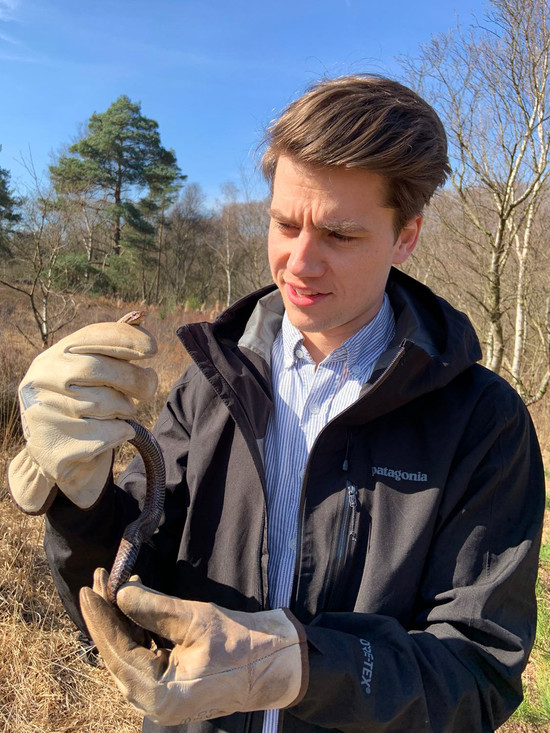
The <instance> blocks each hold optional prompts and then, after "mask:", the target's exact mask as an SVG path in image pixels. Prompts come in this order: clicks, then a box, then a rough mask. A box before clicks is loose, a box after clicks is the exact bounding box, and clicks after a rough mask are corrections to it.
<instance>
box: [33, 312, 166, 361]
mask: <svg viewBox="0 0 550 733" xmlns="http://www.w3.org/2000/svg"><path fill="white" fill-rule="evenodd" d="M57 347H58V348H59V347H61V348H62V349H63V351H68V352H70V353H72V354H103V355H105V356H113V357H116V358H117V359H125V360H134V359H147V358H149V357H151V356H154V355H155V354H156V353H157V343H156V341H155V338H154V336H153V335H152V334H150V333H149V331H147V330H146V329H144V328H141V326H131V325H130V324H128V323H120V322H119V321H114V322H113V321H109V322H105V323H91V324H90V325H88V326H84V328H81V329H79V330H78V331H75V332H74V333H72V334H70V335H69V336H66V337H65V338H63V339H61V341H59V342H58V344H57ZM45 353H46V352H45Z"/></svg>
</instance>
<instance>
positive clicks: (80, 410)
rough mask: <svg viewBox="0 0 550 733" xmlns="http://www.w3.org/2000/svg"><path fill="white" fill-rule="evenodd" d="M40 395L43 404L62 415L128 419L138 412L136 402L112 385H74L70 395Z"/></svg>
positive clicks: (98, 418)
mask: <svg viewBox="0 0 550 733" xmlns="http://www.w3.org/2000/svg"><path fill="white" fill-rule="evenodd" d="M40 397H41V398H42V399H41V404H42V405H44V404H47V405H48V407H51V409H52V410H55V411H56V412H58V413H59V414H60V415H65V416H66V417H71V418H82V417H90V418H94V419H96V420H114V419H115V418H119V419H122V420H126V419H127V418H134V417H135V416H136V413H137V407H136V404H135V402H133V400H132V399H131V398H130V397H127V396H126V395H123V394H122V393H121V392H119V391H118V390H116V389H112V388H111V387H73V388H71V396H70V397H69V396H68V395H64V394H60V393H58V392H49V393H44V392H43V393H41V394H40Z"/></svg>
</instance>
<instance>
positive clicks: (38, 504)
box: [8, 320, 157, 514]
mask: <svg viewBox="0 0 550 733" xmlns="http://www.w3.org/2000/svg"><path fill="white" fill-rule="evenodd" d="M136 322H139V321H138V320H136ZM156 350H157V347H156V343H155V340H154V338H153V337H152V336H151V334H150V333H148V332H147V331H146V330H145V329H142V328H139V327H136V326H133V325H130V323H128V322H121V321H117V322H114V323H113V322H108V323H94V324H91V325H89V326H85V327H84V328H81V329H80V330H78V331H75V333H73V334H71V335H70V336H66V337H65V338H63V339H61V341H59V342H58V343H57V344H55V345H54V346H52V347H51V348H49V349H47V350H46V351H44V352H42V353H41V354H40V355H39V356H37V357H36V359H34V361H33V362H32V364H31V366H30V368H29V370H28V372H27V373H26V375H25V376H24V378H23V380H22V382H21V384H20V385H19V406H20V410H21V421H22V423H23V432H24V435H25V438H26V441H27V444H26V447H25V448H24V449H23V450H22V451H21V452H20V453H19V454H18V455H17V456H16V457H15V458H14V459H13V461H12V462H11V464H10V466H9V470H8V479H9V487H10V491H11V494H12V497H13V499H14V501H15V503H16V504H17V505H18V506H19V508H20V509H21V510H22V511H24V512H26V513H27V514H41V513H43V512H44V511H46V509H47V507H48V506H49V504H50V503H51V501H52V500H53V496H54V495H55V490H56V488H55V487H56V486H57V487H58V488H59V489H61V491H62V492H63V493H64V494H65V495H66V496H67V497H68V498H69V499H71V501H73V502H74V503H75V504H76V505H77V506H79V507H81V508H83V509H86V508H89V507H91V506H93V504H94V503H95V502H96V501H97V500H98V499H99V497H100V495H101V492H102V490H103V488H104V486H105V484H106V482H107V479H108V477H109V473H110V470H111V465H112V457H113V448H114V447H115V446H117V445H119V444H121V443H123V442H124V441H126V440H130V439H132V438H133V437H134V435H135V432H134V430H133V428H132V427H131V426H130V425H129V424H128V423H127V422H125V421H124V419H125V418H132V417H134V416H135V414H136V406H135V404H134V402H133V399H134V398H135V399H140V400H144V399H150V398H151V397H152V396H153V395H154V393H155V390H156V387H157V376H156V374H155V372H154V370H153V369H144V368H143V367H139V366H137V365H135V364H131V363H130V360H132V359H143V358H147V357H150V356H153V355H154V354H155V353H156Z"/></svg>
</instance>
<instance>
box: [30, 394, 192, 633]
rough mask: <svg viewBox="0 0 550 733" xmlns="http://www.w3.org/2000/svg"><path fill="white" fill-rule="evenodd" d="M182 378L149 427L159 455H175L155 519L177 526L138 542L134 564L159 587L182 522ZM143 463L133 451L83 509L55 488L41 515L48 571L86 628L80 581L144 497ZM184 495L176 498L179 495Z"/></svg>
mask: <svg viewBox="0 0 550 733" xmlns="http://www.w3.org/2000/svg"><path fill="white" fill-rule="evenodd" d="M181 388H182V383H181V382H178V383H176V385H175V386H174V388H173V390H172V392H171V394H170V396H169V398H168V400H167V403H166V405H165V406H164V408H163V410H162V412H161V414H160V416H159V419H158V421H157V423H156V425H155V427H154V429H153V433H154V435H155V437H156V438H157V441H158V442H159V444H160V446H161V448H162V450H163V453H165V455H173V453H174V446H176V447H177V456H175V457H174V459H173V460H167V461H166V500H165V512H164V515H163V518H162V520H161V522H162V523H163V525H164V529H165V530H166V529H169V528H168V527H167V525H168V523H169V524H170V526H178V527H179V532H178V531H174V532H170V531H163V533H162V536H163V543H162V544H160V543H159V544H156V543H155V546H154V549H153V543H152V542H150V543H146V544H144V545H143V546H142V548H141V551H140V554H139V556H138V560H137V563H136V567H135V572H136V573H138V574H139V575H140V576H141V578H142V580H143V582H144V583H146V584H147V585H150V586H151V587H154V588H159V587H162V583H163V578H162V569H163V568H166V569H167V570H168V569H169V568H171V567H173V564H174V562H175V554H176V553H177V545H176V546H174V542H173V541H171V540H174V541H175V540H176V539H177V538H178V537H179V536H180V535H181V527H182V526H183V524H184V522H185V514H186V506H187V502H186V500H185V493H186V482H185V472H186V464H187V446H188V437H189V434H188V431H187V429H186V427H185V426H184V424H183V423H184V417H183V416H182V414H181V409H180V406H179V402H180V400H179V397H180V390H181ZM145 489H146V480H145V469H144V466H143V461H142V460H141V457H140V456H139V455H137V456H136V457H135V458H134V459H133V460H132V461H131V463H130V464H129V466H128V468H127V469H126V470H125V471H124V473H123V474H122V475H121V476H120V478H119V480H118V485H117V484H115V483H114V481H113V479H112V477H111V479H110V481H109V482H108V484H107V486H106V487H105V490H104V491H103V494H102V496H101V498H100V500H99V501H98V502H97V503H96V504H95V505H94V506H93V507H92V508H91V509H88V510H82V509H79V508H78V507H76V506H75V505H74V504H73V503H72V502H70V501H69V500H68V499H67V498H66V497H65V496H64V495H63V494H62V493H61V492H58V494H57V496H56V498H55V500H54V502H53V503H52V505H51V507H50V508H49V510H48V512H47V515H46V528H45V536H44V548H45V551H46V556H47V558H48V563H49V565H50V570H51V574H52V577H53V580H54V583H55V586H56V589H57V591H58V593H59V595H60V598H61V601H62V602H63V605H64V606H65V608H66V610H67V612H68V614H69V616H70V617H71V619H72V620H73V622H74V623H75V624H76V626H77V627H78V628H79V629H80V630H81V631H83V632H84V633H87V632H86V627H85V624H84V620H83V618H82V615H81V613H80V605H79V601H78V594H79V591H80V588H82V587H83V586H84V585H91V584H92V578H93V573H94V570H95V569H96V568H98V567H104V568H107V569H110V568H111V566H112V564H113V561H114V558H115V555H116V552H117V549H118V545H119V543H120V539H121V537H122V533H123V531H124V529H125V527H126V526H127V525H128V524H129V523H130V522H132V521H133V520H134V519H136V517H137V516H138V515H139V513H140V511H141V508H142V507H143V502H144V499H145ZM182 495H183V496H184V499H183V500H182V499H181V497H182Z"/></svg>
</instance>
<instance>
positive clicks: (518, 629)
mask: <svg viewBox="0 0 550 733" xmlns="http://www.w3.org/2000/svg"><path fill="white" fill-rule="evenodd" d="M510 392H511V390H510V391H509V392H508V394H507V395H505V397H504V400H502V399H501V400H500V404H498V401H495V400H492V401H491V406H490V407H489V409H490V410H491V411H492V412H494V411H495V410H496V411H497V412H498V419H496V420H494V421H491V422H493V423H495V424H497V425H498V428H496V429H495V431H494V434H492V435H486V434H485V435H484V433H483V431H484V430H485V433H486V432H487V421H486V420H485V419H484V418H486V414H485V415H484V413H483V409H479V410H478V411H477V415H476V416H475V417H474V419H473V420H472V423H473V424H472V425H471V426H470V427H471V430H469V432H468V435H466V436H465V437H464V439H463V443H464V445H463V447H462V449H461V453H462V454H461V456H457V459H456V462H455V466H454V474H455V475H454V476H453V475H451V476H450V478H449V487H448V489H447V488H446V490H445V491H444V492H443V497H444V498H443V501H442V503H441V507H440V516H439V522H438V527H437V530H436V532H435V533H434V536H433V539H432V543H431V550H430V552H429V556H428V558H427V563H426V567H425V570H424V573H423V581H422V584H421V587H420V588H419V592H418V596H417V600H416V604H415V614H414V619H413V621H412V622H411V624H410V627H408V628H404V627H403V626H402V625H401V624H400V623H399V622H398V621H397V620H396V619H394V618H390V617H388V616H381V615H375V614H361V613H323V614H321V615H319V616H318V617H316V618H315V619H314V620H313V621H312V623H311V624H309V625H308V626H307V627H306V632H307V636H308V641H309V662H310V682H309V687H308V691H307V693H306V696H305V697H304V699H303V700H302V701H301V702H300V703H299V704H298V705H297V706H295V707H293V708H291V709H290V710H289V711H288V712H287V713H286V714H287V715H288V714H290V715H292V716H296V717H297V718H299V719H301V720H304V721H308V722H309V723H311V724H314V725H318V726H321V727H323V728H334V729H338V730H342V731H346V732H349V733H352V732H353V733H359V732H360V731H361V732H362V731H365V730H368V731H369V733H390V731H391V732H392V733H393V732H397V731H405V730H410V731H415V733H421V732H423V731H424V732H425V733H428V732H429V733H450V732H451V731H453V732H457V733H458V732H459V731H460V732H462V731H476V732H484V731H494V730H495V729H496V728H497V727H498V726H499V725H501V724H502V723H503V722H504V721H505V720H506V719H507V718H508V717H509V715H510V714H511V713H512V712H513V710H514V709H515V708H516V707H517V705H518V704H519V703H520V701H521V698H522V691H521V673H522V671H523V669H524V668H525V665H526V663H527V659H528V655H529V653H530V651H531V648H532V645H533V642H534V637H535V630H536V601H535V582H536V577H537V566H538V552H539V546H540V534H541V525H542V518H543V513H544V474H543V469H542V462H541V458H540V451H539V448H538V443H537V439H536V436H535V434H534V431H533V427H532V425H531V421H530V418H529V415H528V414H527V410H526V409H525V408H524V406H523V404H522V403H521V402H520V400H519V399H517V398H516V395H515V393H514V395H513V397H511V396H510V394H509V393H510ZM482 453H483V456H482V457H481V458H480V455H481V454H482ZM459 483H462V487H461V488H459V487H458V484H459Z"/></svg>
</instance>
